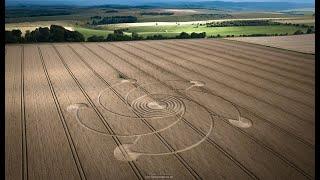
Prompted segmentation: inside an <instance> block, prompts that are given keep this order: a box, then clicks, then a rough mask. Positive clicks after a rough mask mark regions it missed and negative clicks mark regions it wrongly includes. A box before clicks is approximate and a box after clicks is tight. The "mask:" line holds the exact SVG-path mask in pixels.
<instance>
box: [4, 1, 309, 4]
mask: <svg viewBox="0 0 320 180" xmlns="http://www.w3.org/2000/svg"><path fill="white" fill-rule="evenodd" d="M200 1H211V0H5V2H6V4H12V3H15V2H20V3H21V2H28V3H35V4H37V3H40V4H45V3H48V4H55V2H56V3H58V4H78V5H88V4H90V5H101V4H132V3H133V4H134V3H143V2H149V3H150V2H200ZM212 1H214V0H212ZM220 1H232V2H249V1H255V2H266V1H267V2H285V1H286V2H297V3H314V0H220Z"/></svg>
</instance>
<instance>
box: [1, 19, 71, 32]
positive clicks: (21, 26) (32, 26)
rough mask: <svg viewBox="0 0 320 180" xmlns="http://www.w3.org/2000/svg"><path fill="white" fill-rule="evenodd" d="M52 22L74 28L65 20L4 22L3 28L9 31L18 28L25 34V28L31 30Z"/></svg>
mask: <svg viewBox="0 0 320 180" xmlns="http://www.w3.org/2000/svg"><path fill="white" fill-rule="evenodd" d="M52 24H55V25H60V26H63V27H64V28H66V29H68V30H70V31H73V30H74V25H73V24H72V23H69V22H66V21H36V22H23V23H6V24H5V29H6V30H9V31H11V30H13V29H20V31H21V32H22V34H25V32H26V31H27V30H29V31H33V30H35V29H36V28H39V27H50V25H52Z"/></svg>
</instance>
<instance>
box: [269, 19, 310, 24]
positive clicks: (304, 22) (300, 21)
mask: <svg viewBox="0 0 320 180" xmlns="http://www.w3.org/2000/svg"><path fill="white" fill-rule="evenodd" d="M273 21H274V22H279V23H292V24H305V25H309V26H314V25H315V18H307V19H301V18H300V19H281V20H273Z"/></svg>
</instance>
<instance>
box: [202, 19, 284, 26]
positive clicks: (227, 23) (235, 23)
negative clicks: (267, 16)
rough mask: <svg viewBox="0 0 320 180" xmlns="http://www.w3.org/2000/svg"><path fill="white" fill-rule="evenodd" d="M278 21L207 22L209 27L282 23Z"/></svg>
mask: <svg viewBox="0 0 320 180" xmlns="http://www.w3.org/2000/svg"><path fill="white" fill-rule="evenodd" d="M280 24H281V23H278V22H271V21H268V20H244V21H222V22H210V23H206V26H207V27H230V26H268V25H280Z"/></svg>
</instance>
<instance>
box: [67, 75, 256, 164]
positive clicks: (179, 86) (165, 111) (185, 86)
mask: <svg viewBox="0 0 320 180" xmlns="http://www.w3.org/2000/svg"><path fill="white" fill-rule="evenodd" d="M165 83H166V84H170V85H171V86H172V87H174V88H171V89H169V90H162V88H159V87H161V84H160V83H148V84H141V85H138V83H137V81H136V80H134V79H117V82H115V83H114V84H113V85H111V86H110V87H108V88H106V89H104V90H102V91H101V92H100V93H99V95H98V98H97V101H98V107H97V108H99V109H100V110H101V111H103V112H105V113H106V114H108V115H110V116H108V117H110V118H114V119H116V123H117V122H119V123H121V126H122V129H125V130H124V132H122V133H121V132H116V133H115V132H107V131H105V130H100V129H99V128H96V127H94V126H92V125H91V124H90V122H91V120H90V119H89V120H88V118H87V119H86V116H85V114H86V113H88V111H93V108H92V107H91V106H89V105H88V104H85V103H77V104H72V105H70V106H69V107H68V108H67V110H68V111H69V112H70V113H73V114H74V115H75V118H76V119H77V121H78V123H79V124H80V125H81V127H83V128H84V129H86V130H88V131H91V132H92V133H96V134H99V135H103V136H110V137H117V138H128V139H131V141H132V138H134V140H133V142H130V143H123V144H121V145H118V146H117V147H116V148H115V149H114V157H115V158H116V159H117V160H120V161H134V160H137V159H138V158H139V157H141V156H164V155H170V154H176V153H181V152H184V151H188V150H191V149H192V148H195V147H196V146H198V145H200V144H201V143H202V142H204V141H205V140H206V139H207V138H208V137H209V135H210V134H211V133H212V131H213V130H214V121H215V120H216V119H220V118H223V119H224V120H226V122H227V123H230V124H231V125H232V126H236V127H237V128H250V127H251V126H252V122H251V120H249V119H247V118H244V117H242V116H241V114H240V111H239V109H238V107H237V106H236V105H234V104H233V103H232V102H230V101H228V100H226V99H224V98H223V97H221V96H218V95H213V93H206V92H204V91H202V90H201V87H203V86H205V83H204V82H201V81H181V80H168V81H165ZM117 91H122V96H121V95H119V94H118V95H117V96H116V95H115V94H117V93H116V92H117ZM111 96H113V97H116V98H113V100H112V97H111ZM190 97H194V98H190ZM195 98H196V99H197V101H194V100H193V99H195ZM114 99H118V102H115V100H114ZM198 100H199V101H198ZM121 101H122V102H121ZM204 101H206V102H204ZM119 102H120V103H119ZM116 104H122V107H124V106H123V104H125V108H119V106H117V105H116ZM204 104H205V105H204ZM207 105H209V107H208V106H207ZM212 108H214V109H215V110H216V111H215V112H213V111H212V110H209V109H212ZM194 110H195V111H197V112H199V111H202V112H204V113H205V114H206V115H205V116H204V117H206V118H199V119H198V118H197V121H196V122H197V123H200V124H202V125H205V126H207V127H206V130H205V131H206V132H204V134H205V135H203V136H202V137H201V138H200V139H198V140H197V141H196V142H192V144H188V145H186V146H185V147H182V148H180V149H176V150H174V151H167V152H149V151H137V150H133V149H134V146H136V144H137V142H138V141H139V143H140V144H141V143H142V144H143V140H144V137H147V136H152V135H156V134H158V133H163V132H166V131H174V130H176V129H175V128H174V127H175V126H178V125H179V124H180V123H185V121H188V119H187V118H186V119H185V116H187V115H188V114H189V115H190V114H195V116H193V117H197V114H196V113H197V112H194V113H193V111H194ZM81 112H82V113H81ZM168 119H170V121H169V123H164V126H163V127H162V126H161V127H160V128H153V129H151V131H147V132H137V131H135V132H133V131H132V129H130V128H132V123H137V121H143V122H144V123H151V122H153V121H157V122H158V123H159V124H161V123H162V122H164V121H166V120H168ZM199 121H200V122H199ZM201 121H203V122H201ZM166 122H167V121H166ZM130 123H131V125H129V124H130ZM126 125H127V126H128V127H126ZM129 126H130V127H129ZM194 133H197V132H196V131H194ZM185 138H188V137H185ZM146 146H147V145H146Z"/></svg>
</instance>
